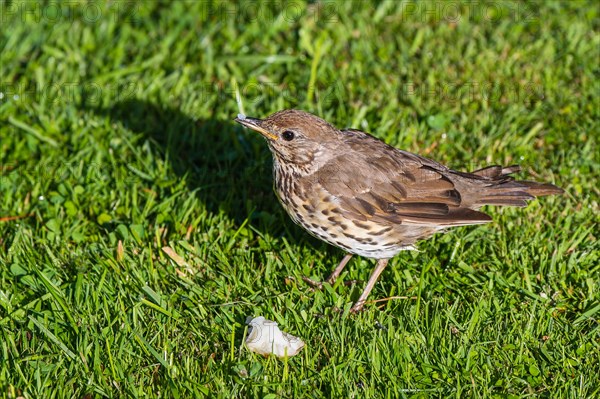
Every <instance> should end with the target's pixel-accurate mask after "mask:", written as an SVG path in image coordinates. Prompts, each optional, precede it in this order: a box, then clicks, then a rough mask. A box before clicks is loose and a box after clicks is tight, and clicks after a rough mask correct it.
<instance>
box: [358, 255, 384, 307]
mask: <svg viewBox="0 0 600 399" xmlns="http://www.w3.org/2000/svg"><path fill="white" fill-rule="evenodd" d="M388 261H389V259H379V260H377V266H375V270H373V274H371V277H369V282H368V283H367V286H366V287H365V290H364V291H363V293H362V294H360V297H359V298H358V301H356V303H355V304H354V306H352V309H350V312H352V313H358V312H360V311H361V310H362V308H363V306H364V304H365V302H366V300H367V297H368V296H369V293H370V292H371V290H372V289H373V287H374V286H375V283H376V282H377V280H378V279H379V275H380V274H381V272H382V271H383V269H385V267H386V266H387V264H388Z"/></svg>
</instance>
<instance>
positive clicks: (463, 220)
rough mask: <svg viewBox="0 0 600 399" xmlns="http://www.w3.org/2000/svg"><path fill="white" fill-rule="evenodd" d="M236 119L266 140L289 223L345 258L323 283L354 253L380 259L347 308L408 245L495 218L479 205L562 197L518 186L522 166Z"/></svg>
mask: <svg viewBox="0 0 600 399" xmlns="http://www.w3.org/2000/svg"><path fill="white" fill-rule="evenodd" d="M235 121H236V122H238V123H240V124H242V125H243V126H245V127H248V128H250V129H252V130H255V131H257V132H259V133H260V134H262V135H263V136H264V137H265V138H266V139H267V143H268V144H269V148H270V150H271V153H272V154H273V175H274V180H275V189H276V192H277V196H278V197H279V201H280V202H281V204H282V205H283V207H284V208H285V210H286V211H287V213H288V214H289V215H290V217H291V218H292V220H293V221H294V222H295V223H297V224H298V225H300V226H302V227H304V228H305V229H306V230H307V231H308V232H309V233H310V234H312V235H313V236H315V237H317V238H319V239H321V240H323V241H326V242H328V243H329V244H331V245H333V246H336V247H338V248H340V249H342V250H344V251H346V252H347V255H346V256H345V257H344V258H343V259H342V261H341V262H340V264H339V265H338V267H336V269H335V270H334V271H333V273H332V274H331V276H330V277H329V278H328V279H327V282H329V283H333V282H334V281H335V279H336V278H337V277H338V276H339V275H340V273H341V272H342V270H343V269H344V267H345V266H346V264H347V263H348V261H349V260H350V258H351V257H352V255H353V254H355V255H360V256H364V257H367V258H374V259H377V266H376V267H375V270H374V271H373V274H372V275H371V277H370V278H369V281H368V283H367V285H366V287H365V289H364V291H363V293H362V294H361V296H360V298H359V299H358V301H357V302H356V303H355V304H354V306H353V307H352V312H358V311H360V310H361V309H362V307H363V305H364V304H365V300H366V299H367V296H368V295H369V293H370V292H371V290H372V289H373V286H374V285H375V283H376V282H377V279H378V277H379V275H380V274H381V272H382V271H383V270H384V269H385V267H386V265H387V263H388V261H389V259H390V258H392V257H394V256H395V255H397V254H398V253H399V252H400V251H404V250H408V249H414V245H415V243H416V242H417V241H418V240H421V239H424V238H428V237H430V236H431V235H433V234H434V233H436V232H440V231H443V230H446V229H447V228H449V227H454V226H467V225H471V224H482V223H487V222H489V221H491V220H492V219H491V218H490V217H489V216H488V215H486V214H485V213H482V212H479V211H478V209H479V208H480V207H482V206H483V205H499V206H520V207H522V206H525V205H526V204H527V201H528V200H531V199H534V198H535V197H539V196H543V195H551V194H561V193H563V190H562V189H560V188H558V187H556V186H553V185H552V184H544V183H536V182H531V181H516V180H515V179H514V178H513V177H511V176H510V174H512V173H515V172H518V171H519V170H520V168H519V167H518V166H508V167H501V166H496V165H495V166H489V167H487V168H484V169H480V170H476V171H474V172H471V173H465V172H458V171H454V170H451V169H448V168H447V167H445V166H444V165H442V164H439V163H437V162H435V161H432V160H430V159H427V158H424V157H422V156H419V155H416V154H412V153H410V152H407V151H403V150H399V149H397V148H394V147H391V146H389V145H387V144H385V143H384V142H383V141H381V140H379V139H377V138H375V137H373V136H371V135H370V134H368V133H365V132H362V131H360V130H354V129H346V130H339V129H337V128H335V127H334V126H333V125H331V124H329V123H328V122H326V121H324V120H323V119H321V118H318V117H316V116H314V115H312V114H309V113H307V112H303V111H298V110H284V111H280V112H277V113H275V114H273V115H271V116H269V117H268V118H266V119H262V120H261V119H255V118H249V117H246V116H244V115H238V117H237V118H236V119H235Z"/></svg>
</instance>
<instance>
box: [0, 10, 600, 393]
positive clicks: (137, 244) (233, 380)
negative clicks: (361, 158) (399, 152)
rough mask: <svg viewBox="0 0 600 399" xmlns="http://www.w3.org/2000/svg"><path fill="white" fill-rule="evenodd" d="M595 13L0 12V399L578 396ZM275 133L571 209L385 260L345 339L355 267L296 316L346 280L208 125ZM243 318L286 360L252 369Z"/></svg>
mask: <svg viewBox="0 0 600 399" xmlns="http://www.w3.org/2000/svg"><path fill="white" fill-rule="evenodd" d="M599 7H600V6H599V5H598V3H596V2H593V1H590V2H580V1H563V2H559V1H549V2H541V1H540V2H534V3H530V2H528V3H520V2H513V1H506V2H503V1H500V2H497V1H494V2H486V3H476V2H471V1H468V2H464V3H458V2H455V1H451V2H441V1H434V2H427V3H420V2H419V3H416V2H411V1H408V2H400V1H384V2H381V3H379V2H378V3H377V4H375V3H369V2H366V1H354V2H350V1H348V2H343V1H340V2H332V1H323V2H311V3H310V4H305V3H304V2H301V1H291V2H279V1H278V2H267V3H260V2H254V1H252V2H243V3H229V2H227V3H223V2H216V3H212V2H206V1H174V2H158V1H145V2H139V3H137V2H135V3H134V2H129V1H108V2H98V1H94V0H93V1H91V2H83V1H72V2H64V3H57V2H52V1H48V2H46V1H23V2H20V1H6V0H4V1H1V2H0V21H1V22H0V26H1V27H0V398H17V397H24V398H97V397H98V398H100V397H115V398H117V397H118V398H121V397H132V398H137V397H146V398H154V397H161V398H171V397H173V398H193V397H205V396H206V397H223V398H231V397H252V398H254V397H262V398H276V397H277V398H279V397H282V398H292V397H294V398H303V397H310V398H320V397H339V398H347V397H356V398H395V397H404V398H465V397H474V398H475V397H476V398H520V397H543V398H593V397H598V396H599V395H600V325H599V320H600V245H599V244H598V238H599V237H600V228H599V223H600V216H599V215H600V210H599V193H600V189H599V175H600V149H599V148H598V138H599V136H600V96H599V94H598V93H600V84H599V82H600V66H599V60H600V50H599V49H600V9H599ZM236 94H238V95H239V98H240V100H241V103H240V104H238V103H237V102H236ZM284 108H299V109H303V110H306V111H309V112H313V113H315V114H317V115H319V116H321V117H323V118H325V119H327V120H329V121H330V122H332V123H334V124H335V125H337V126H339V127H354V128H360V129H362V130H366V131H369V132H371V133H373V134H374V135H375V136H377V137H379V138H381V139H383V140H385V141H386V142H387V143H389V144H391V145H394V146H396V147H399V148H402V149H405V150H408V151H412V152H417V153H420V154H422V155H426V156H429V157H431V158H433V159H435V160H437V161H440V162H442V163H445V164H447V165H449V166H450V167H452V168H455V169H459V170H472V169H475V168H480V167H484V166H486V165H490V164H496V163H498V164H505V165H510V164H515V163H519V164H521V165H522V166H523V169H524V172H523V173H522V174H521V175H520V176H519V177H521V178H528V179H533V180H539V181H549V182H553V183H555V184H557V185H559V186H561V187H563V188H564V189H565V190H566V191H567V194H566V195H564V196H561V197H549V198H542V199H540V200H538V201H534V202H532V203H531V204H530V205H529V206H528V207H527V208H524V209H511V208H503V209H500V208H492V207H489V208H486V211H487V212H488V213H490V214H491V215H492V216H493V219H494V220H493V222H492V223H489V224H487V225H484V226H479V227H464V228H456V229H453V230H451V231H450V232H448V233H447V234H444V235H437V236H435V237H433V238H432V239H430V240H428V241H424V242H422V243H421V244H420V245H419V249H420V251H419V252H405V253H402V254H400V255H399V256H398V257H396V258H394V259H393V261H392V262H391V263H390V266H388V268H387V269H386V270H385V271H384V273H383V275H382V277H381V279H380V282H379V283H378V284H377V285H376V286H375V289H374V290H373V292H372V294H371V297H370V299H371V300H376V299H382V298H389V297H394V298H392V299H389V300H387V301H380V302H373V301H371V302H369V303H367V305H366V307H365V311H364V312H362V313H361V314H359V315H357V316H352V315H350V314H349V313H348V310H349V308H350V306H351V303H352V301H353V300H355V299H356V298H357V297H358V295H359V294H360V292H361V291H362V289H363V287H364V283H365V281H366V280H367V278H368V277H369V275H370V273H371V271H372V268H373V266H374V261H372V260H368V259H361V258H357V257H355V258H354V259H353V260H352V261H351V262H350V264H349V267H347V268H346V270H345V271H344V273H343V274H342V276H341V279H340V280H339V282H338V283H336V285H335V286H333V287H331V286H326V287H325V289H324V290H323V291H317V292H313V291H311V290H310V289H309V287H308V286H307V285H306V284H305V283H304V282H303V281H302V276H309V277H311V278H314V279H322V278H324V277H325V276H326V275H327V274H328V273H329V272H330V271H331V270H332V269H333V268H334V267H335V265H337V263H338V262H339V260H340V259H341V257H342V256H343V253H342V252H341V251H339V250H337V249H335V248H333V247H330V246H328V245H327V244H325V243H322V242H319V241H317V240H314V239H312V238H311V237H310V236H309V235H308V234H306V233H305V232H304V231H303V230H301V229H300V228H299V227H297V226H295V225H294V224H293V223H292V222H291V220H290V219H289V218H288V216H287V215H286V214H285V213H284V211H283V209H282V208H281V206H280V205H279V204H278V203H277V200H276V197H275V194H274V193H273V190H272V183H273V182H272V178H271V156H270V153H269V151H268V148H267V146H266V144H265V142H264V140H263V139H262V138H260V137H259V135H257V134H255V133H251V132H249V131H247V130H245V129H243V128H242V127H241V126H239V125H237V124H236V123H234V122H233V121H232V119H233V118H234V117H235V116H236V114H237V113H238V112H240V111H241V110H243V111H244V112H245V114H246V115H249V116H254V117H265V116H267V115H269V114H271V113H273V112H275V111H277V110H280V109H284ZM352 280H357V281H358V282H357V283H356V284H344V283H345V282H351V281H352ZM261 315H262V316H265V317H266V318H268V319H271V320H275V321H277V322H278V323H279V325H280V327H281V328H282V329H283V330H284V331H287V332H289V333H292V334H294V335H297V336H299V337H301V338H302V339H303V340H304V341H305V342H306V347H305V348H304V349H303V351H302V352H301V353H300V354H299V355H298V356H296V357H293V358H289V359H287V360H279V359H276V358H263V357H261V356H258V355H255V354H253V353H251V352H249V351H248V350H247V349H246V348H245V346H244V345H243V340H244V336H245V334H246V333H247V327H246V325H245V320H246V317H247V316H261Z"/></svg>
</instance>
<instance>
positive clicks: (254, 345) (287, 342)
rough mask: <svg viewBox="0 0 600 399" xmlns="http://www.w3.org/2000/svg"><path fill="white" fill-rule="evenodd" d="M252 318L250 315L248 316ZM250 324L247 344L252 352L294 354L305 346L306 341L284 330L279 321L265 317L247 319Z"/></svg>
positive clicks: (279, 355) (280, 355)
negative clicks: (281, 328) (279, 325)
mask: <svg viewBox="0 0 600 399" xmlns="http://www.w3.org/2000/svg"><path fill="white" fill-rule="evenodd" d="M248 319H250V317H249V318H248ZM246 324H248V325H249V328H248V336H247V337H246V346H247V347H248V349H250V350H251V351H252V352H256V353H258V354H261V355H265V356H268V355H270V354H273V355H275V356H277V357H285V356H286V355H287V356H288V357H289V356H294V355H296V354H298V352H300V350H301V349H302V348H303V347H304V342H303V341H302V340H301V339H300V338H298V337H294V336H293V335H291V334H288V333H286V332H283V331H281V330H280V329H279V327H277V323H276V322H274V321H271V320H267V319H265V318H264V317H262V316H260V317H256V318H254V319H250V320H246Z"/></svg>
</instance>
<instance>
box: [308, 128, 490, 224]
mask: <svg viewBox="0 0 600 399" xmlns="http://www.w3.org/2000/svg"><path fill="white" fill-rule="evenodd" d="M344 133H345V134H346V137H345V139H346V140H345V145H344V147H345V149H346V151H342V152H341V153H340V155H339V156H338V157H335V158H332V159H330V160H329V161H328V162H327V163H326V164H325V165H322V166H321V168H320V170H319V172H318V181H319V183H320V184H321V186H322V187H323V189H324V190H325V191H326V192H327V193H328V194H329V195H330V196H332V197H333V198H335V199H336V202H337V203H338V204H339V206H340V207H341V208H342V209H343V210H344V211H345V212H346V213H347V214H349V215H350V216H351V217H353V218H356V219H357V220H360V221H368V220H373V221H377V222H380V223H384V224H399V223H403V224H415V225H435V226H460V225H468V224H478V223H486V222H489V221H490V220H491V218H490V217H489V216H487V215H486V214H484V213H481V212H478V211H474V210H472V209H469V208H465V207H461V196H460V193H459V192H458V190H457V188H456V186H455V185H454V183H453V182H452V180H451V179H450V178H449V177H448V176H450V175H451V171H449V170H448V169H447V168H446V167H444V166H442V165H440V164H438V163H436V162H434V161H431V160H429V159H426V158H423V157H420V156H418V155H415V154H412V153H409V152H406V151H401V150H398V149H395V148H393V147H390V146H388V145H387V144H385V143H383V142H382V141H379V140H377V139H375V138H373V137H372V136H369V135H367V134H366V133H363V132H360V131H344Z"/></svg>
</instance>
